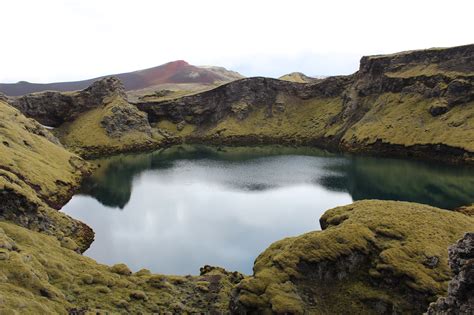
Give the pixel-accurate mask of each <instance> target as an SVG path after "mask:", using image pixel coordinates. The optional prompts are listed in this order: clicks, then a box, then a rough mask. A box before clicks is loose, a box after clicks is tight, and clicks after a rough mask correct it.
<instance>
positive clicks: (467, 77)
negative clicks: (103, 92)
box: [136, 45, 474, 163]
mask: <svg viewBox="0 0 474 315" xmlns="http://www.w3.org/2000/svg"><path fill="white" fill-rule="evenodd" d="M473 56H474V45H468V46H461V47H454V48H447V49H430V50H423V51H412V52H403V53H398V54H394V55H386V56H370V57H363V58H362V59H361V65H360V70H359V71H358V72H357V73H355V74H354V75H351V76H346V77H330V78H326V79H324V80H320V81H317V82H315V83H309V84H302V83H300V84H299V83H294V82H286V81H278V80H273V79H267V78H249V79H243V80H239V81H235V82H231V83H229V84H226V85H223V86H220V87H218V88H216V89H213V90H210V91H206V92H202V93H198V94H195V95H191V96H186V97H182V98H178V99H174V100H165V101H156V102H138V103H137V104H136V105H137V107H138V108H139V109H140V110H142V111H145V112H147V113H148V117H149V120H150V122H151V123H152V124H154V125H155V126H156V127H157V128H159V129H161V130H164V131H167V132H168V133H171V134H173V135H175V136H178V137H180V138H182V139H184V140H185V141H190V142H191V141H194V142H212V143H219V144H221V143H225V144H255V143H292V144H298V143H303V144H316V145H319V146H323V147H333V148H338V149H341V150H345V151H352V152H366V153H373V154H381V155H390V156H394V155H399V156H414V157H421V158H436V159H441V160H445V161H451V162H468V163H471V162H473V161H474V155H473V152H474V147H473V143H474V141H472V140H473V139H474V134H473V130H474V121H473V115H472V111H473V103H474V89H473V82H474V72H473V58H474V57H473ZM185 127H186V128H185Z"/></svg>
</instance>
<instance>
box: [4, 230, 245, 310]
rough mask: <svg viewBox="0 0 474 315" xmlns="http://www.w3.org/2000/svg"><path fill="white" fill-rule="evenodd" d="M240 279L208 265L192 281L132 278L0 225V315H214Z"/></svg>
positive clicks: (49, 240)
mask: <svg viewBox="0 0 474 315" xmlns="http://www.w3.org/2000/svg"><path fill="white" fill-rule="evenodd" d="M241 279H242V275H241V274H239V273H230V272H226V271H225V270H223V269H221V268H213V267H209V266H206V267H203V268H201V275H200V276H193V277H191V276H186V277H182V276H164V275H157V274H151V273H150V272H149V271H148V270H145V269H143V270H140V271H138V272H136V273H134V274H132V273H131V271H130V270H129V269H128V267H127V266H126V265H123V264H119V265H114V266H111V267H109V266H105V265H101V264H98V263H96V262H95V261H94V260H92V259H90V258H88V257H85V256H82V255H80V254H77V253H76V252H74V251H72V250H70V249H68V248H65V247H64V246H61V243H60V242H58V241H57V240H56V239H55V238H54V237H51V236H48V235H44V234H41V233H36V232H32V231H30V230H28V229H25V228H22V227H19V226H17V225H14V224H11V223H7V222H0V295H1V297H2V300H1V303H0V313H3V312H7V311H12V310H14V311H16V312H18V313H19V314H66V313H68V312H73V311H76V312H79V313H84V312H85V311H94V313H95V312H102V313H105V312H109V313H110V312H112V313H133V314H137V313H147V314H150V313H160V312H164V311H168V312H173V313H176V314H182V313H196V312H197V313H201V312H218V313H219V312H225V311H227V310H228V302H229V296H230V291H231V289H232V287H233V286H234V285H235V284H236V283H238V282H239V281H240V280H241Z"/></svg>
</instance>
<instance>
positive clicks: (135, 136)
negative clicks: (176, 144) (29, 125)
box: [10, 77, 166, 157]
mask: <svg viewBox="0 0 474 315" xmlns="http://www.w3.org/2000/svg"><path fill="white" fill-rule="evenodd" d="M10 102H11V103H12V105H14V106H15V107H17V108H18V109H20V110H21V111H22V112H23V113H24V114H25V115H27V116H28V117H31V118H34V119H36V120H38V121H39V122H40V123H42V124H45V125H49V126H52V127H56V128H55V129H54V130H53V132H54V133H55V135H56V136H57V137H58V138H59V139H60V141H61V143H62V144H64V145H65V146H67V147H68V148H69V149H70V150H72V151H74V152H76V153H78V154H80V155H81V156H83V157H94V156H99V155H110V154H113V153H120V152H128V151H135V150H148V149H153V148H156V147H159V146H161V145H165V144H166V141H164V138H163V137H162V136H161V135H159V134H158V133H157V132H156V131H154V130H152V128H151V127H150V124H149V123H148V120H147V115H146V114H145V113H144V112H141V111H139V110H138V109H137V108H136V107H135V106H133V105H131V104H129V103H128V101H127V96H126V94H125V91H124V88H123V85H122V83H121V82H120V80H118V79H117V78H114V77H108V78H104V79H102V80H99V81H96V82H94V83H93V84H92V85H91V86H89V87H87V88H86V89H84V90H81V91H76V92H65V93H61V92H41V93H34V94H28V95H24V96H21V97H18V98H11V99H10Z"/></svg>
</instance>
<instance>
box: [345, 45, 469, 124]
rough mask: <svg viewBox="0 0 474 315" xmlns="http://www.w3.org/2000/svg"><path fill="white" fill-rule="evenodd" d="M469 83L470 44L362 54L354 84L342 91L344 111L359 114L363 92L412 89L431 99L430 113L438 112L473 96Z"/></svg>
mask: <svg viewBox="0 0 474 315" xmlns="http://www.w3.org/2000/svg"><path fill="white" fill-rule="evenodd" d="M473 85H474V45H466V46H460V47H453V48H448V49H428V50H418V51H410V52H403V53H398V54H393V55H382V56H367V57H362V59H361V61H360V69H359V71H358V72H357V73H356V74H355V80H354V84H353V85H352V86H351V88H350V89H349V90H347V91H345V93H344V99H345V104H346V106H345V107H346V108H345V112H344V114H345V116H352V115H354V114H360V113H356V112H357V110H358V109H359V108H360V104H359V103H361V99H362V98H364V97H366V96H373V95H378V94H381V93H402V94H408V93H416V94H420V95H423V97H425V98H427V99H431V100H432V101H433V105H432V107H431V108H430V113H431V115H433V116H439V115H442V114H444V113H446V112H448V111H449V110H450V109H451V108H452V107H453V106H455V105H459V104H463V103H467V102H469V101H472V100H474V88H473Z"/></svg>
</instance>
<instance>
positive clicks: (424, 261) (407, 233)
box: [233, 201, 474, 314]
mask: <svg viewBox="0 0 474 315" xmlns="http://www.w3.org/2000/svg"><path fill="white" fill-rule="evenodd" d="M320 222H321V227H322V229H323V230H322V231H317V232H310V233H307V234H303V235H301V236H297V237H291V238H286V239H283V240H281V241H278V242H276V243H274V244H272V245H271V246H270V247H269V248H268V249H267V250H266V251H264V252H263V253H262V254H261V255H260V256H259V257H258V258H257V259H256V261H255V265H254V275H253V277H249V278H246V279H244V280H243V281H242V282H241V283H240V284H239V285H238V286H237V290H236V291H235V292H234V302H233V311H234V312H235V313H238V314H267V313H268V314H270V313H277V314H288V313H290V314H420V313H422V312H424V311H425V310H426V308H427V307H428V304H429V303H430V302H431V301H433V300H435V299H436V297H437V296H438V295H440V294H443V292H446V289H447V283H448V280H449V278H450V270H449V267H448V264H447V250H446V248H447V247H448V245H449V244H451V243H453V242H454V241H456V240H457V239H459V238H460V237H462V235H463V234H464V232H465V231H469V230H473V229H474V218H472V217H468V216H466V215H463V214H461V213H456V212H448V211H444V210H441V209H437V208H433V207H429V206H423V205H419V204H411V203H403V202H393V201H360V202H356V203H354V204H351V205H348V206H344V207H338V208H334V209H331V210H329V211H327V212H326V213H325V214H324V215H323V216H322V217H321V219H320ZM425 226H426V227H427V228H424V227H425ZM428 226H429V228H428Z"/></svg>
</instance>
